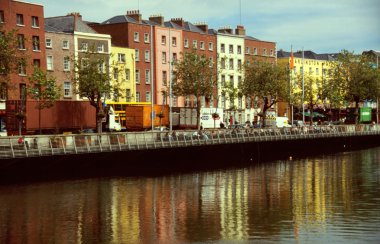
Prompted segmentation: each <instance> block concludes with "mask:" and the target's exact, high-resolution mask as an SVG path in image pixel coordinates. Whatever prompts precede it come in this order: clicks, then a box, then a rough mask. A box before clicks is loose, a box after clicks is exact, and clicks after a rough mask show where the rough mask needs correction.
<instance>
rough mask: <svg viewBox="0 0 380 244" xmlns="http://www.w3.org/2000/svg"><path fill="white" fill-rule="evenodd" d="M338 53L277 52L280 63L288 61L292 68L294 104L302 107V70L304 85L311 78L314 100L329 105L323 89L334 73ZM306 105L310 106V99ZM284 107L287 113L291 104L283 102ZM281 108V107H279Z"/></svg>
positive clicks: (318, 103)
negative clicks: (323, 95) (322, 93)
mask: <svg viewBox="0 0 380 244" xmlns="http://www.w3.org/2000/svg"><path fill="white" fill-rule="evenodd" d="M335 55H336V54H316V53H314V52H312V51H304V53H303V54H302V51H297V52H294V53H293V57H292V53H291V52H285V51H282V50H280V51H278V52H277V62H278V63H287V64H288V65H289V67H290V68H291V73H290V79H291V84H292V90H291V93H292V95H293V96H292V97H293V103H294V106H298V107H300V105H301V100H300V97H301V95H300V94H302V86H301V85H300V82H299V80H300V79H301V77H302V72H303V74H304V87H305V86H307V85H309V86H310V84H308V82H309V81H310V80H311V81H312V84H311V87H312V91H313V101H314V102H315V103H317V104H316V106H319V107H321V106H327V105H328V100H327V99H326V98H322V97H320V96H321V91H323V89H324V86H325V85H326V84H327V82H328V80H329V78H330V75H331V73H332V68H333V65H334V60H335ZM304 106H306V109H307V108H308V107H307V106H308V101H304ZM280 107H282V108H283V109H282V110H284V111H282V113H284V114H285V113H287V114H289V115H290V111H289V112H288V110H289V108H290V106H289V105H288V104H283V106H280ZM279 110H280V109H279Z"/></svg>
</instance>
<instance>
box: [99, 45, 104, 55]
mask: <svg viewBox="0 0 380 244" xmlns="http://www.w3.org/2000/svg"><path fill="white" fill-rule="evenodd" d="M102 52H104V44H98V53H102Z"/></svg>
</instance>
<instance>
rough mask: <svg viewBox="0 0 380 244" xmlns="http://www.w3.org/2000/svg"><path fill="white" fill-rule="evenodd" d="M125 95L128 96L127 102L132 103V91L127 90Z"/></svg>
mask: <svg viewBox="0 0 380 244" xmlns="http://www.w3.org/2000/svg"><path fill="white" fill-rule="evenodd" d="M125 95H126V96H127V97H126V102H130V101H131V89H127V90H126V91H125Z"/></svg>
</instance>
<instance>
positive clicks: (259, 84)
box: [239, 60, 290, 124]
mask: <svg viewBox="0 0 380 244" xmlns="http://www.w3.org/2000/svg"><path fill="white" fill-rule="evenodd" d="M244 71H245V77H244V79H243V81H242V83H241V84H240V85H239V88H240V90H241V92H242V94H243V95H245V96H246V97H247V98H250V99H251V100H254V99H255V97H256V96H257V97H260V98H263V100H264V103H263V117H265V114H266V111H267V110H268V108H270V107H272V106H273V105H274V104H275V103H277V102H278V101H279V100H280V99H281V100H282V101H287V100H289V89H290V80H289V70H288V67H287V65H280V64H277V65H275V64H272V63H269V62H264V61H259V60H256V61H255V62H251V63H250V64H246V65H245V69H244ZM269 97H270V100H269V99H268V98H269ZM263 124H264V120H263Z"/></svg>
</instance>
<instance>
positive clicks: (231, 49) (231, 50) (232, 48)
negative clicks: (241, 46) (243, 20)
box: [228, 45, 234, 54]
mask: <svg viewBox="0 0 380 244" xmlns="http://www.w3.org/2000/svg"><path fill="white" fill-rule="evenodd" d="M228 50H229V53H230V54H232V53H234V46H233V45H229V48H228Z"/></svg>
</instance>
